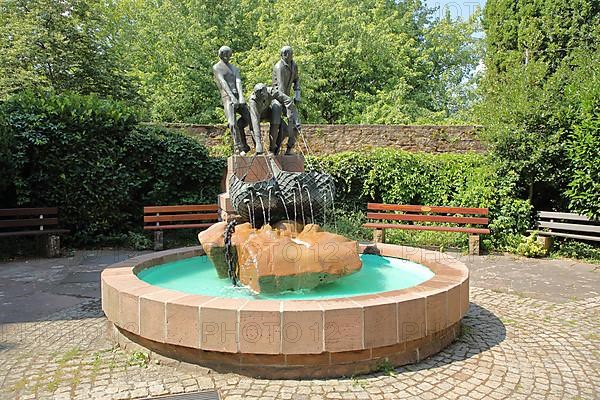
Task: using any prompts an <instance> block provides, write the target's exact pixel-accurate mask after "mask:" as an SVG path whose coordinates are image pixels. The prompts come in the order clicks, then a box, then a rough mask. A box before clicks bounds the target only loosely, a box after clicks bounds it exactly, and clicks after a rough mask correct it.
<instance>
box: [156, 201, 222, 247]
mask: <svg viewBox="0 0 600 400" xmlns="http://www.w3.org/2000/svg"><path fill="white" fill-rule="evenodd" d="M217 211H218V206H217V204H196V205H183V206H149V207H144V230H147V231H154V250H162V248H163V231H165V230H172V229H189V228H200V230H203V229H205V228H208V227H209V226H211V225H213V224H214V223H215V222H217V221H218V219H219V215H218V213H217Z"/></svg>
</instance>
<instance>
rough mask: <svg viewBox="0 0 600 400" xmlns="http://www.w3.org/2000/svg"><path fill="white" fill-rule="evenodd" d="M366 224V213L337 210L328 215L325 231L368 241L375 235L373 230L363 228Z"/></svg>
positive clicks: (324, 226)
mask: <svg viewBox="0 0 600 400" xmlns="http://www.w3.org/2000/svg"><path fill="white" fill-rule="evenodd" d="M366 222H367V218H366V214H365V213H364V211H360V210H355V211H347V210H345V209H336V210H335V211H334V212H332V213H328V215H327V220H326V221H325V223H324V224H323V229H324V230H326V231H328V232H334V233H337V234H338V235H342V236H344V237H347V238H349V239H352V240H358V241H368V240H371V239H372V238H373V233H372V230H371V229H366V228H363V227H362V225H363V224H364V223H366Z"/></svg>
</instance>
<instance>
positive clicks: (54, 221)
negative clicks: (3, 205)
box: [0, 218, 58, 228]
mask: <svg viewBox="0 0 600 400" xmlns="http://www.w3.org/2000/svg"><path fill="white" fill-rule="evenodd" d="M41 225H43V226H53V225H58V218H32V219H5V220H0V228H18V227H25V226H41Z"/></svg>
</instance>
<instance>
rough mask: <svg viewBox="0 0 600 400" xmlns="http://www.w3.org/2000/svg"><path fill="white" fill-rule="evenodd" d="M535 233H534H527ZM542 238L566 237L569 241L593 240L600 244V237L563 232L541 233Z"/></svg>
mask: <svg viewBox="0 0 600 400" xmlns="http://www.w3.org/2000/svg"><path fill="white" fill-rule="evenodd" d="M527 232H534V231H531V230H530V231H527ZM539 235H540V236H557V237H564V238H567V239H579V240H593V241H596V242H600V236H587V235H576V234H573V233H563V232H539Z"/></svg>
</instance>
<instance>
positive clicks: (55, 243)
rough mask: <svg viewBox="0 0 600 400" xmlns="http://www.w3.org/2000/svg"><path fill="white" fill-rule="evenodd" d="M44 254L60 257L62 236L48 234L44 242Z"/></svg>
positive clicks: (50, 256)
mask: <svg viewBox="0 0 600 400" xmlns="http://www.w3.org/2000/svg"><path fill="white" fill-rule="evenodd" d="M43 247H44V251H43V253H44V256H45V257H49V258H54V257H60V236H58V235H47V236H45V237H44V242H43Z"/></svg>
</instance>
